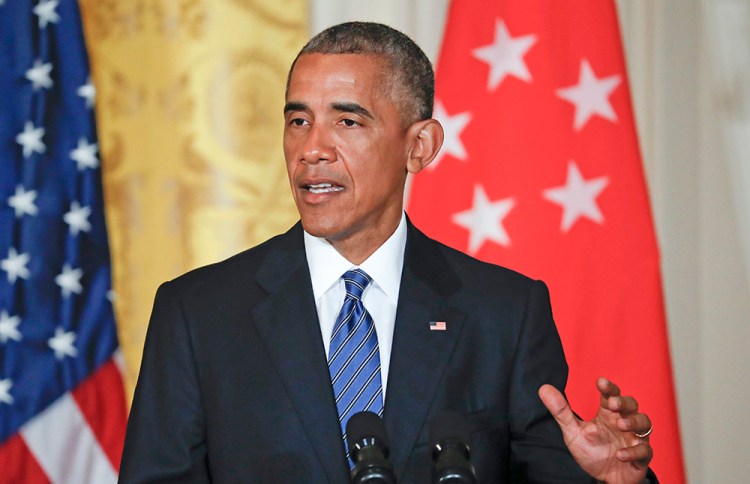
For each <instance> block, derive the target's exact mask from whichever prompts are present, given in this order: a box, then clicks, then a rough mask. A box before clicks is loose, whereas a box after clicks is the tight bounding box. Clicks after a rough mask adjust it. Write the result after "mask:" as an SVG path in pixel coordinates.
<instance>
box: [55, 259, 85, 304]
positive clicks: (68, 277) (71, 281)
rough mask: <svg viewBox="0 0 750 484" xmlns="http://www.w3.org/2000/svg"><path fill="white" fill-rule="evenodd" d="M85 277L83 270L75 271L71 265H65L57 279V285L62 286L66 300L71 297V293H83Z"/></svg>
mask: <svg viewBox="0 0 750 484" xmlns="http://www.w3.org/2000/svg"><path fill="white" fill-rule="evenodd" d="M82 276H83V270H81V269H73V268H72V267H70V264H64V265H63V270H62V272H61V273H59V274H58V275H57V276H56V277H55V284H57V285H58V286H60V289H62V295H63V297H64V298H68V297H70V294H71V293H73V292H74V293H76V294H80V293H81V291H83V287H82V286H81V277H82Z"/></svg>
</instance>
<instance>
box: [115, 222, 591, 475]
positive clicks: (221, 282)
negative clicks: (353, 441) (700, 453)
mask: <svg viewBox="0 0 750 484" xmlns="http://www.w3.org/2000/svg"><path fill="white" fill-rule="evenodd" d="M430 321H445V322H446V324H447V330H446V331H430V330H429V322H430ZM566 378H567V365H566V363H565V357H564V355H563V351H562V347H561V344H560V339H559V337H558V334H557V331H556V329H555V325H554V323H553V320H552V313H551V310H550V305H549V296H548V293H547V289H546V287H545V286H544V284H543V283H541V282H538V281H533V280H530V279H528V278H526V277H524V276H522V275H520V274H517V273H515V272H512V271H510V270H507V269H504V268H501V267H498V266H494V265H490V264H486V263H482V262H479V261H477V260H475V259H473V258H471V257H468V256H466V255H464V254H462V253H460V252H457V251H455V250H453V249H450V248H448V247H446V246H443V245H441V244H439V243H438V242H435V241H433V240H431V239H429V238H427V237H426V236H425V235H424V234H422V233H421V232H419V231H418V230H417V229H416V228H414V226H412V225H411V224H409V226H408V235H407V244H406V253H405V258H404V270H403V276H402V280H401V290H400V296H399V302H398V311H397V315H396V324H395V332H394V335H393V350H392V355H391V365H390V372H389V376H388V390H387V395H386V400H385V413H384V420H385V425H386V428H387V430H388V434H389V436H390V441H391V447H392V449H391V461H392V463H393V465H394V468H395V472H396V474H397V477H398V479H399V482H404V483H406V482H417V483H427V482H430V472H431V460H430V448H429V422H430V421H431V419H433V418H434V417H435V416H436V415H437V414H438V413H439V412H440V411H441V410H442V409H452V410H458V411H460V412H462V413H463V414H465V415H466V416H467V417H468V420H469V422H470V425H471V442H470V445H471V448H472V452H473V454H472V462H473V463H474V465H475V466H476V470H477V475H478V478H479V481H480V482H589V481H590V480H591V479H590V478H589V477H588V476H587V475H586V474H584V473H583V471H581V470H580V468H579V467H578V466H577V465H576V463H575V462H574V461H573V459H572V457H571V456H570V454H569V453H568V451H567V449H566V448H565V445H564V444H563V440H562V436H561V433H560V430H559V428H558V426H557V424H556V423H555V422H554V420H553V419H552V417H551V416H550V415H549V413H548V412H547V410H546V409H545V408H544V406H543V405H542V403H541V402H540V400H539V397H538V396H537V390H538V388H539V387H540V386H541V385H542V384H543V383H552V384H554V385H555V386H557V387H558V388H560V389H563V388H564V387H565V382H566ZM348 473H349V469H348V466H347V463H346V461H345V455H344V447H343V444H342V441H341V436H340V428H339V424H338V418H337V413H336V406H335V404H334V397H333V391H332V389H331V383H330V377H329V374H328V367H327V364H326V357H325V352H324V349H323V341H322V339H321V335H320V326H319V324H318V319H317V313H316V309H315V302H314V300H313V293H312V286H311V282H310V275H309V270H308V266H307V262H306V258H305V251H304V245H303V237H302V228H301V226H300V224H297V225H296V226H294V227H293V228H292V229H291V230H289V231H288V232H287V233H285V234H283V235H280V236H277V237H275V238H273V239H271V240H269V241H267V242H265V243H263V244H262V245H260V246H258V247H255V248H253V249H250V250H247V251H245V252H242V253H240V254H238V255H236V256H234V257H232V258H230V259H228V260H226V261H224V262H220V263H218V264H214V265H211V266H207V267H203V268H201V269H197V270H195V271H192V272H190V273H188V274H186V275H184V276H182V277H179V278H178V279H175V280H174V281H171V282H168V283H165V284H164V285H162V286H161V287H160V288H159V291H158V292H157V295H156V301H155V303H154V310H153V314H152V316H151V322H150V325H149V329H148V335H147V337H146V345H145V349H144V354H143V363H142V367H141V373H140V377H139V380H138V386H137V389H136V393H135V398H134V401H133V407H132V411H131V414H130V421H129V423H128V430H127V438H126V441H125V451H124V454H123V460H122V467H121V475H120V477H121V481H122V482H127V483H131V482H207V481H214V482H243V483H250V482H279V483H281V482H284V483H286V482H290V483H291V482H295V483H317V482H333V483H344V482H348V479H349V477H348Z"/></svg>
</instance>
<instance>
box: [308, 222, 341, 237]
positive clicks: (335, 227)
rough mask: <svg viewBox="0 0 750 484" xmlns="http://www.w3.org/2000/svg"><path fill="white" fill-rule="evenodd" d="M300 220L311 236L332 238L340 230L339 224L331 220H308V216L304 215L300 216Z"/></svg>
mask: <svg viewBox="0 0 750 484" xmlns="http://www.w3.org/2000/svg"><path fill="white" fill-rule="evenodd" d="M301 220H302V228H304V229H305V232H307V233H308V234H310V235H312V236H313V237H321V238H324V239H334V238H336V235H337V234H339V233H340V232H341V227H340V226H339V224H337V223H335V222H334V221H332V220H310V218H306V217H302V218H301Z"/></svg>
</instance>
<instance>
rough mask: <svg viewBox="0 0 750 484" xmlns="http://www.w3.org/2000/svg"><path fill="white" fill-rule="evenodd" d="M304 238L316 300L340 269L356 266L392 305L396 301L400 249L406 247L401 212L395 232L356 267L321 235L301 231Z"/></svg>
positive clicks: (402, 249)
mask: <svg viewBox="0 0 750 484" xmlns="http://www.w3.org/2000/svg"><path fill="white" fill-rule="evenodd" d="M304 240H305V254H306V255H307V264H308V266H309V267H310V278H311V280H312V286H313V296H314V297H315V300H316V301H317V300H318V299H320V297H321V296H323V294H325V293H326V292H327V291H328V290H329V289H330V288H331V287H332V286H333V285H334V284H336V283H338V280H339V278H340V277H341V275H342V274H343V273H344V272H346V271H348V270H349V269H352V268H354V267H359V268H361V269H362V270H363V271H365V272H367V274H369V275H370V277H372V279H373V281H375V284H377V286H378V287H380V289H382V291H383V292H384V293H385V295H386V296H388V298H389V299H391V301H393V304H398V293H399V289H400V287H401V271H402V269H403V266H404V250H405V249H406V215H405V214H404V213H403V212H402V213H401V221H400V222H399V224H398V227H396V231H395V232H393V234H392V235H391V236H390V237H389V238H388V240H386V241H385V242H384V243H383V245H381V246H380V247H378V248H377V250H376V251H375V252H373V254H372V255H371V256H370V257H368V258H367V260H365V261H364V262H363V263H362V264H360V265H359V266H355V265H354V264H352V263H351V262H349V261H348V260H346V258H345V257H344V256H342V255H341V254H339V253H338V251H337V250H336V249H334V247H333V246H332V245H331V244H330V243H329V242H328V241H327V240H326V239H324V238H322V237H314V236H312V235H310V234H308V233H307V232H305V233H304Z"/></svg>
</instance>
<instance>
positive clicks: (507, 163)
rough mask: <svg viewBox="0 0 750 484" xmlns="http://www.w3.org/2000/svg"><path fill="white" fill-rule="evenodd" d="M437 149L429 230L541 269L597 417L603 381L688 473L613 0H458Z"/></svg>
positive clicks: (426, 181) (662, 467) (586, 402)
mask: <svg viewBox="0 0 750 484" xmlns="http://www.w3.org/2000/svg"><path fill="white" fill-rule="evenodd" d="M435 117H436V118H437V119H439V120H440V121H441V123H442V124H443V126H444V128H445V143H444V145H443V149H442V150H441V153H440V155H439V156H438V158H437V159H436V160H435V161H434V162H433V163H432V164H431V165H430V167H428V169H426V170H425V171H423V172H422V173H421V174H419V175H418V176H416V177H415V178H414V180H413V184H412V187H411V194H410V199H409V203H408V212H409V214H410V216H411V218H412V220H413V221H414V222H415V224H416V225H417V226H418V227H420V228H421V229H422V230H424V231H426V232H427V233H428V234H430V235H432V236H433V237H436V238H438V239H439V240H441V241H443V242H445V243H447V244H448V245H450V246H452V247H455V248H457V249H459V250H462V251H465V252H467V253H469V254H471V255H474V256H476V257H478V258H480V259H483V260H486V261H490V262H493V263H497V264H501V265H504V266H506V267H510V268H512V269H516V270H518V271H520V272H523V273H525V274H527V275H529V276H531V277H534V278H537V279H542V280H544V281H545V282H547V284H548V285H549V286H550V290H551V293H552V304H553V310H554V313H555V320H556V322H557V325H558V328H559V331H560V334H561V337H562V340H563V344H564V346H565V350H566V355H567V358H568V362H569V364H570V369H571V370H570V379H569V383H568V388H567V395H568V398H569V400H570V401H571V404H572V406H573V408H574V409H575V410H576V411H577V412H578V413H579V414H580V415H582V416H583V417H585V418H591V417H592V416H593V415H594V414H595V412H596V408H597V406H598V403H599V401H598V398H597V392H596V387H595V381H596V378H597V377H598V376H606V377H608V378H610V379H612V380H613V381H614V382H616V383H617V384H619V385H620V387H621V388H622V390H623V391H624V392H625V393H626V394H630V395H634V396H635V397H636V398H637V399H638V401H639V403H640V408H641V409H642V410H643V411H644V412H645V413H647V414H648V415H649V416H650V417H651V419H652V421H653V423H654V432H653V434H652V436H651V442H652V445H653V447H654V450H655V457H654V461H653V463H652V467H653V468H654V470H655V471H656V472H657V474H658V475H659V478H660V479H661V480H662V481H663V482H669V483H680V482H684V480H685V477H684V470H683V463H682V451H681V445H680V434H679V429H678V415H677V409H676V402H675V397H674V387H673V382H672V370H671V364H670V357H669V347H668V341H667V332H666V323H665V316H664V304H663V299H662V288H661V275H660V269H659V253H658V249H657V245H656V238H655V234H654V227H653V222H652V218H651V209H650V206H649V200H648V194H647V192H646V185H645V181H644V176H643V170H642V166H641V158H640V153H639V150H638V142H637V138H636V132H635V122H634V119H633V112H632V110H631V102H630V94H629V91H628V84H627V76H626V72H625V60H624V57H623V52H622V47H621V44H620V34H619V29H618V24H617V14H616V9H615V5H614V2H612V1H609V0H600V1H596V2H592V1H589V0H568V1H566V2H554V1H549V0H546V1H545V0H516V1H514V0H504V1H500V0H496V1H494V2H468V1H454V2H452V4H451V7H450V11H449V17H448V23H447V26H446V32H445V37H444V41H443V49H442V52H441V56H440V59H439V62H438V68H437V87H436V100H435Z"/></svg>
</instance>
